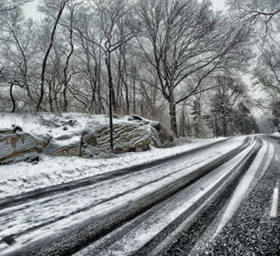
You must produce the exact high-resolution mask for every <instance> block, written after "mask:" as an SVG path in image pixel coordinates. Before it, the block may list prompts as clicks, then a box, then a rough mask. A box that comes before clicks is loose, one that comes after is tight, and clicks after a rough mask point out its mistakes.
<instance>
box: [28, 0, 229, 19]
mask: <svg viewBox="0 0 280 256" xmlns="http://www.w3.org/2000/svg"><path fill="white" fill-rule="evenodd" d="M54 1H55V0H54ZM211 1H212V2H213V7H214V9H215V10H223V9H224V8H225V1H226V0H211ZM39 2H40V0H33V2H31V3H29V4H26V5H25V7H24V12H25V14H26V15H27V16H28V17H32V18H35V19H39V18H40V16H41V14H40V12H38V11H37V6H38V4H39Z"/></svg>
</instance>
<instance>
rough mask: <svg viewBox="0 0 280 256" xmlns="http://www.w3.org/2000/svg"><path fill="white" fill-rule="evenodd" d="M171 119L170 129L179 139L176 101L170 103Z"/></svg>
mask: <svg viewBox="0 0 280 256" xmlns="http://www.w3.org/2000/svg"><path fill="white" fill-rule="evenodd" d="M169 117H170V128H171V130H172V132H173V133H174V135H175V136H176V137H178V129H177V118H176V104H175V103H174V101H173V102H172V101H170V102H169Z"/></svg>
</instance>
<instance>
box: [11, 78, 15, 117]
mask: <svg viewBox="0 0 280 256" xmlns="http://www.w3.org/2000/svg"><path fill="white" fill-rule="evenodd" d="M13 88H14V84H13V83H11V86H10V97H11V100H12V103H13V107H12V110H11V113H14V112H15V111H16V100H15V98H14V94H13Z"/></svg>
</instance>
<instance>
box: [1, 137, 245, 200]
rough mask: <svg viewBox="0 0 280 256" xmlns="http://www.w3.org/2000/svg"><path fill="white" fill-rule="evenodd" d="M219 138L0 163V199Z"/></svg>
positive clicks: (142, 161) (179, 150)
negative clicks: (106, 153)
mask: <svg viewBox="0 0 280 256" xmlns="http://www.w3.org/2000/svg"><path fill="white" fill-rule="evenodd" d="M242 139H244V137H242V138H239V139H234V140H237V141H239V140H242ZM220 140H223V138H217V139H207V140H198V141H196V142H193V143H189V144H184V145H180V146H176V147H172V148H166V149H158V148H153V149H152V150H150V151H146V152H139V153H125V154H121V155H119V156H118V157H115V158H109V159H105V158H103V159H102V158H101V159H84V158H79V157H51V156H43V157H42V160H41V161H39V163H38V164H37V165H32V164H30V163H25V162H22V163H16V164H11V165H2V166H1V165H0V199H1V198H5V197H7V196H14V195H18V194H21V193H24V192H28V191H32V190H34V189H39V188H45V187H48V186H53V185H58V184H62V183H67V182H71V181H74V180H77V179H82V178H87V177H90V176H94V175H98V174H102V173H105V172H110V171H113V170H118V169H121V168H125V167H131V166H134V165H138V164H142V163H146V162H150V161H153V160H157V159H164V158H166V157H168V156H173V155H176V154H179V153H181V152H185V151H188V150H192V149H195V148H199V147H202V146H205V145H208V144H210V143H214V142H217V141H220Z"/></svg>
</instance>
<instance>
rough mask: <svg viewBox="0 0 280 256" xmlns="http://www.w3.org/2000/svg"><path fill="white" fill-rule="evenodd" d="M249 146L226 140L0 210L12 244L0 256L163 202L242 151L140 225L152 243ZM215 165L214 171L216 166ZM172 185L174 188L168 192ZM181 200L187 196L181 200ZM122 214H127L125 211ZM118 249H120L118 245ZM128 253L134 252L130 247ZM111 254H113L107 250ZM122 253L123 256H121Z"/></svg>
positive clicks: (229, 171)
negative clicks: (133, 205)
mask: <svg viewBox="0 0 280 256" xmlns="http://www.w3.org/2000/svg"><path fill="white" fill-rule="evenodd" d="M245 145H246V146H245ZM255 145H256V141H255V140H254V138H253V137H250V138H249V139H248V138H246V137H239V138H234V139H230V140H228V141H225V142H222V143H219V144H217V145H215V147H214V146H213V147H210V148H206V149H204V150H201V151H200V152H199V154H190V156H189V157H186V156H185V157H182V158H180V159H176V160H173V161H172V160H171V161H169V162H164V163H162V164H161V165H158V166H154V167H152V168H146V169H144V170H140V171H138V172H135V173H128V174H126V175H122V176H120V177H118V176H116V177H113V178H112V179H108V180H104V181H101V182H98V183H96V184H93V185H89V186H86V187H80V188H76V189H72V190H70V191H64V192H60V193H57V194H52V195H51V196H44V197H42V198H37V199H36V200H33V201H28V202H24V203H17V204H15V205H13V206H9V207H6V208H4V209H1V210H0V227H1V229H0V239H2V238H4V237H9V236H11V237H13V238H14V239H15V240H16V244H15V245H14V246H12V247H9V246H8V245H7V244H6V243H4V242H2V243H0V252H2V253H3V254H5V253H8V252H13V251H16V250H17V249H19V248H21V247H28V246H29V245H32V244H33V245H34V244H36V243H37V242H38V243H41V242H42V241H44V239H50V237H52V236H56V237H59V236H60V234H61V235H62V236H63V235H64V234H65V233H67V232H69V231H71V230H72V228H73V227H75V226H79V225H80V223H83V222H85V221H87V220H88V219H89V217H91V218H92V217H94V218H96V219H98V218H102V216H106V215H108V214H111V213H114V212H118V210H119V209H125V208H126V207H128V206H129V204H130V203H131V202H137V201H139V202H141V200H144V199H145V200H146V198H149V200H150V201H151V202H152V200H153V197H155V199H154V200H155V202H156V200H157V199H156V197H157V196H158V194H161V192H162V191H163V193H162V194H163V196H164V195H165V194H166V195H169V194H168V193H170V195H172V190H174V189H175V190H174V191H175V192H176V186H178V188H179V189H180V186H181V187H182V188H184V186H182V184H180V183H182V181H184V182H186V178H188V179H189V180H190V177H191V179H194V177H196V175H197V178H199V177H201V176H203V175H202V174H199V172H198V170H202V169H203V168H204V167H205V166H211V164H212V165H213V163H214V162H215V161H216V162H217V159H221V157H224V156H227V155H231V158H232V154H233V153H232V152H233V151H234V150H235V153H234V154H235V155H236V153H237V152H240V150H241V149H243V151H242V152H241V153H240V154H238V155H236V156H235V157H234V158H232V159H231V160H229V161H227V162H226V163H225V164H224V165H222V166H220V167H219V168H216V169H215V170H214V171H213V172H210V173H208V172H209V171H204V172H205V173H206V175H204V176H203V177H202V178H201V179H199V180H198V181H196V182H195V183H193V184H192V185H191V186H190V187H187V188H186V189H183V191H185V190H186V191H185V192H184V193H185V196H184V197H183V198H184V204H182V193H183V192H182V191H181V192H180V193H179V194H178V196H179V195H181V201H180V200H179V201H177V203H176V204H175V205H174V202H175V201H172V206H171V205H169V206H166V208H165V209H164V210H162V211H160V216H159V215H158V216H156V217H155V216H154V218H156V219H162V221H160V222H157V221H152V223H153V224H154V225H155V226H153V225H151V222H150V221H151V219H150V220H149V221H148V224H145V223H143V225H144V226H142V227H141V228H142V231H143V235H144V236H145V239H147V241H148V240H150V239H151V238H152V236H153V234H154V233H153V232H155V233H157V232H159V231H160V230H161V229H164V228H165V225H168V223H170V222H172V221H174V220H175V219H176V218H177V217H178V216H180V214H182V211H183V212H184V211H185V210H186V208H188V207H191V206H192V205H194V204H195V203H196V202H197V201H199V200H200V198H204V196H205V195H206V194H207V193H208V192H209V191H211V190H212V189H213V188H216V186H218V185H220V184H222V183H224V182H225V180H226V179H229V178H230V177H231V176H232V175H233V174H234V170H235V168H236V166H237V165H238V164H239V163H240V162H241V161H242V159H244V158H245V157H246V156H247V155H248V154H249V152H251V151H252V149H253V148H254V147H255ZM237 149H238V151H237ZM227 158H229V157H227ZM225 160H226V158H225V159H223V162H225ZM219 161H221V160H219ZM215 164H216V165H217V164H218V166H219V165H220V163H215ZM203 170H204V169H203ZM197 178H196V179H197ZM178 184H180V185H178ZM173 185H174V187H175V188H172V186H173ZM183 185H184V183H183ZM165 190H166V191H165ZM186 195H188V196H187V197H186ZM179 198H180V196H179ZM143 205H144V206H143ZM143 205H142V206H141V204H140V206H139V207H145V203H144V204H143ZM147 205H148V204H147ZM179 206H180V207H179ZM127 209H128V211H129V208H127ZM170 209H173V211H170ZM163 224H164V225H163ZM145 225H146V226H145ZM148 227H150V231H148V233H149V234H150V235H149V236H147V235H145V234H146V233H147V232H145V231H144V230H143V228H144V229H145V230H146V231H147V230H149V229H148ZM131 232H132V233H131V236H132V237H136V235H135V234H137V236H139V232H140V231H139V230H136V231H131ZM133 232H134V233H133ZM140 233H141V232H140ZM128 235H129V234H128ZM140 237H141V236H140ZM123 239H124V240H123V241H124V244H125V241H127V239H129V240H131V237H130V238H127V239H126V238H125V237H124V238H123ZM145 239H144V238H143V237H142V238H141V239H140V240H141V241H142V242H143V241H145ZM131 241H132V240H131ZM133 241H134V240H133ZM138 242H139V241H138ZM138 242H137V241H136V242H135V243H137V244H139V243H138ZM119 243H122V242H121V240H120V241H119ZM124 244H123V245H120V244H116V245H112V246H113V248H120V247H121V248H125V245H124ZM114 246H116V247H114ZM133 247H135V248H137V246H135V245H133ZM111 251H114V250H113V249H112V250H111ZM124 251H125V252H126V251H127V250H124ZM17 252H18V251H17ZM104 253H105V252H102V254H101V255H107V254H106V253H105V254H104ZM118 253H119V252H118ZM11 255H13V253H12V254H11ZM18 255H19V254H18ZM39 255H40V254H39ZM42 255H43V254H42ZM85 255H86V254H85ZM94 255H95V254H94ZM108 255H127V254H126V253H123V254H108Z"/></svg>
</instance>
